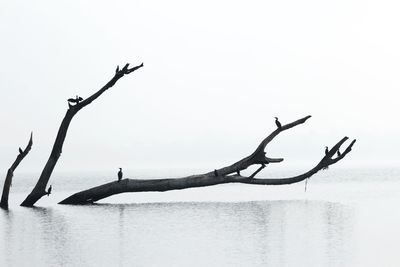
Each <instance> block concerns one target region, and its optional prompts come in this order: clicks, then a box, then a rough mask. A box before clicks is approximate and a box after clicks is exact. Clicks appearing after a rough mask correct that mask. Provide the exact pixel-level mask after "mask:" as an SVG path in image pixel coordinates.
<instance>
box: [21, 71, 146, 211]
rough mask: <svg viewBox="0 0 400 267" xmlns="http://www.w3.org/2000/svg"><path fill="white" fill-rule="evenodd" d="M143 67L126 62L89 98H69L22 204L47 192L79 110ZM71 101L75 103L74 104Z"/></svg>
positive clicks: (32, 203) (35, 199) (32, 202)
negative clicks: (43, 159) (50, 145)
mask: <svg viewBox="0 0 400 267" xmlns="http://www.w3.org/2000/svg"><path fill="white" fill-rule="evenodd" d="M141 67H143V63H142V64H140V65H139V66H136V67H133V68H129V64H126V65H125V66H124V67H123V68H122V69H121V70H120V69H119V67H118V68H117V70H116V72H115V74H114V76H113V77H112V78H111V80H110V81H109V82H107V83H106V85H104V86H103V87H102V88H101V89H100V90H98V91H97V92H96V93H94V94H93V95H91V96H90V97H88V98H87V99H85V100H83V99H82V98H80V97H78V96H77V98H76V99H75V100H71V99H69V101H68V102H69V109H68V110H67V113H66V114H65V117H64V119H63V120H62V122H61V125H60V128H59V130H58V133H57V137H56V140H55V141H54V145H53V149H52V151H51V154H50V157H49V159H48V161H47V163H46V165H45V167H44V169H43V171H42V173H41V175H40V178H39V180H38V182H37V183H36V185H35V187H34V188H33V190H32V192H31V193H30V194H29V195H28V196H27V198H26V199H25V200H24V201H23V202H22V204H21V206H26V207H32V206H33V205H34V204H35V203H36V202H37V201H38V200H39V199H40V198H41V197H42V196H44V195H46V194H47V192H46V186H47V183H48V182H49V180H50V176H51V174H52V173H53V170H54V167H55V166H56V164H57V161H58V159H59V157H60V156H61V153H62V147H63V144H64V140H65V137H66V135H67V131H68V127H69V124H70V122H71V120H72V119H73V117H74V116H75V115H76V114H77V113H78V111H79V110H81V109H82V108H84V107H86V106H87V105H89V104H90V103H92V102H93V101H94V100H96V99H97V98H98V97H99V96H100V95H102V94H103V93H104V92H105V91H106V90H108V89H109V88H111V87H112V86H113V85H114V84H115V83H116V82H117V81H118V80H119V79H121V78H122V77H123V76H124V75H128V74H130V73H132V72H134V71H135V70H137V69H139V68H141ZM71 103H75V104H74V105H72V104H71Z"/></svg>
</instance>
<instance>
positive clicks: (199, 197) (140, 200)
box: [0, 168, 400, 267]
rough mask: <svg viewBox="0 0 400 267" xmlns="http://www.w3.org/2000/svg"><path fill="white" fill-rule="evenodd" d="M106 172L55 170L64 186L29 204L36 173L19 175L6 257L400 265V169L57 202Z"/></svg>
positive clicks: (49, 261)
mask: <svg viewBox="0 0 400 267" xmlns="http://www.w3.org/2000/svg"><path fill="white" fill-rule="evenodd" d="M160 173H161V174H162V172H160ZM165 173H167V174H170V172H167V171H166V172H165ZM187 174H190V172H189V173H187ZM161 176H162V175H161ZM106 180H109V178H107V177H106V176H101V175H95V174H86V175H85V177H80V176H79V175H76V174H75V175H74V174H55V175H54V177H53V178H52V182H51V183H52V184H53V188H54V194H52V195H51V196H50V197H44V198H43V199H42V200H41V201H40V202H39V203H38V205H40V206H41V207H38V208H22V207H19V206H18V204H19V203H20V202H21V200H23V198H24V197H25V196H26V194H27V193H28V192H29V190H30V188H31V187H30V184H29V183H33V182H34V179H33V180H32V179H31V178H30V177H28V176H27V175H25V176H23V175H22V176H21V177H19V176H18V175H16V177H15V181H14V184H13V187H12V189H11V195H10V210H9V211H3V210H0V266H296V267H297V266H307V267H311V266H400V253H399V252H398V250H399V249H398V246H399V244H400V227H399V225H400V208H399V204H400V170H398V169H382V170H379V169H375V170H355V169H351V170H350V169H349V170H344V169H340V170H336V169H333V168H332V169H330V170H328V171H324V172H320V173H318V174H317V175H316V176H314V177H313V178H311V180H309V181H308V186H307V192H304V186H305V184H304V182H302V183H299V184H295V185H288V186H251V185H243V184H228V185H218V186H213V187H208V188H196V189H188V190H181V191H171V192H165V193H127V194H121V195H118V196H113V197H110V198H108V199H105V200H103V201H101V202H100V203H99V204H97V205H92V206H65V205H57V204H56V203H57V202H58V201H60V200H62V199H63V198H64V197H66V196H68V195H69V194H71V193H73V192H76V191H78V190H82V189H85V188H89V187H91V186H95V185H98V184H101V183H102V182H104V181H106ZM1 182H2V181H1ZM27 183H28V185H27Z"/></svg>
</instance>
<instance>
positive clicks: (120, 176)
mask: <svg viewBox="0 0 400 267" xmlns="http://www.w3.org/2000/svg"><path fill="white" fill-rule="evenodd" d="M122 175H123V173H122V168H119V172H118V182H119V181H121V179H122Z"/></svg>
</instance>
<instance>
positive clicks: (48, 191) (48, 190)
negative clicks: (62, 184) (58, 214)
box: [46, 185, 52, 196]
mask: <svg viewBox="0 0 400 267" xmlns="http://www.w3.org/2000/svg"><path fill="white" fill-rule="evenodd" d="M51 189H52V188H51V185H50V186H49V189H47V192H46V194H47V196H50V194H51Z"/></svg>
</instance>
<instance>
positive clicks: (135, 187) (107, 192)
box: [60, 116, 355, 205]
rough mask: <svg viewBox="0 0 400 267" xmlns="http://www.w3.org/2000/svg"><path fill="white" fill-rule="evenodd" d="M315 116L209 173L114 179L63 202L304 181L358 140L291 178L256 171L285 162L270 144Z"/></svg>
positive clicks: (343, 140)
mask: <svg viewBox="0 0 400 267" xmlns="http://www.w3.org/2000/svg"><path fill="white" fill-rule="evenodd" d="M310 117H311V116H306V117H304V118H301V119H299V120H296V121H294V122H292V123H288V124H286V125H280V126H278V128H277V129H276V130H274V131H273V132H272V133H271V134H270V135H268V136H267V137H266V138H265V139H264V140H262V141H261V143H260V144H259V146H258V147H257V148H256V150H255V151H254V152H253V153H252V154H250V155H249V156H247V157H245V158H243V159H241V160H239V161H237V162H236V163H234V164H232V165H229V166H227V167H223V168H220V169H215V170H213V171H210V172H208V173H204V174H198V175H191V176H187V177H182V178H167V179H145V180H144V179H143V180H141V179H123V180H121V181H114V182H110V183H107V184H103V185H100V186H97V187H93V188H90V189H87V190H84V191H81V192H78V193H76V194H73V195H71V196H70V197H68V198H66V199H64V200H63V201H61V202H60V204H75V205H76V204H79V205H82V204H90V203H93V202H96V201H98V200H100V199H103V198H106V197H109V196H112V195H115V194H120V193H125V192H145V191H159V192H163V191H169V190H179V189H186V188H192V187H204V186H212V185H217V184H224V183H246V184H255V185H256V184H258V185H281V184H291V183H295V182H300V181H302V180H304V179H306V178H309V177H311V176H312V175H314V174H315V173H317V172H318V171H319V170H321V169H323V168H325V167H327V166H329V165H332V164H335V163H336V162H338V161H339V160H341V159H343V158H344V157H345V156H346V155H347V154H348V153H349V152H350V151H351V148H352V146H353V144H354V143H355V140H354V141H353V142H351V144H350V145H349V146H348V147H347V149H346V150H345V151H344V152H343V153H342V154H341V155H340V156H338V157H336V158H334V155H335V153H336V152H337V151H338V150H339V148H340V146H341V145H342V144H343V143H344V142H345V141H346V140H347V139H348V138H347V137H344V138H343V139H342V140H340V141H339V142H338V143H337V144H336V145H335V146H334V147H333V148H332V149H331V150H329V152H328V153H327V154H326V155H324V157H323V158H322V160H321V161H320V162H319V163H318V164H317V165H316V166H315V167H314V168H313V169H311V170H310V171H307V172H305V173H303V174H301V175H298V176H295V177H289V178H274V179H259V178H255V177H256V175H257V174H258V173H259V172H260V171H261V170H262V169H264V168H265V166H266V164H269V163H274V162H282V161H283V158H269V157H267V156H266V152H265V148H266V146H267V145H268V144H269V143H270V142H271V141H272V140H273V139H274V138H275V137H276V136H278V135H279V134H280V133H282V132H283V131H286V130H289V129H291V128H293V127H295V126H297V125H300V124H303V123H304V122H306V121H307V120H308V119H309V118H310ZM252 165H260V166H259V168H258V169H257V170H256V171H255V172H254V173H253V174H251V175H250V176H248V177H246V176H242V175H241V174H240V171H242V170H244V169H247V168H248V167H249V166H252Z"/></svg>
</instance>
